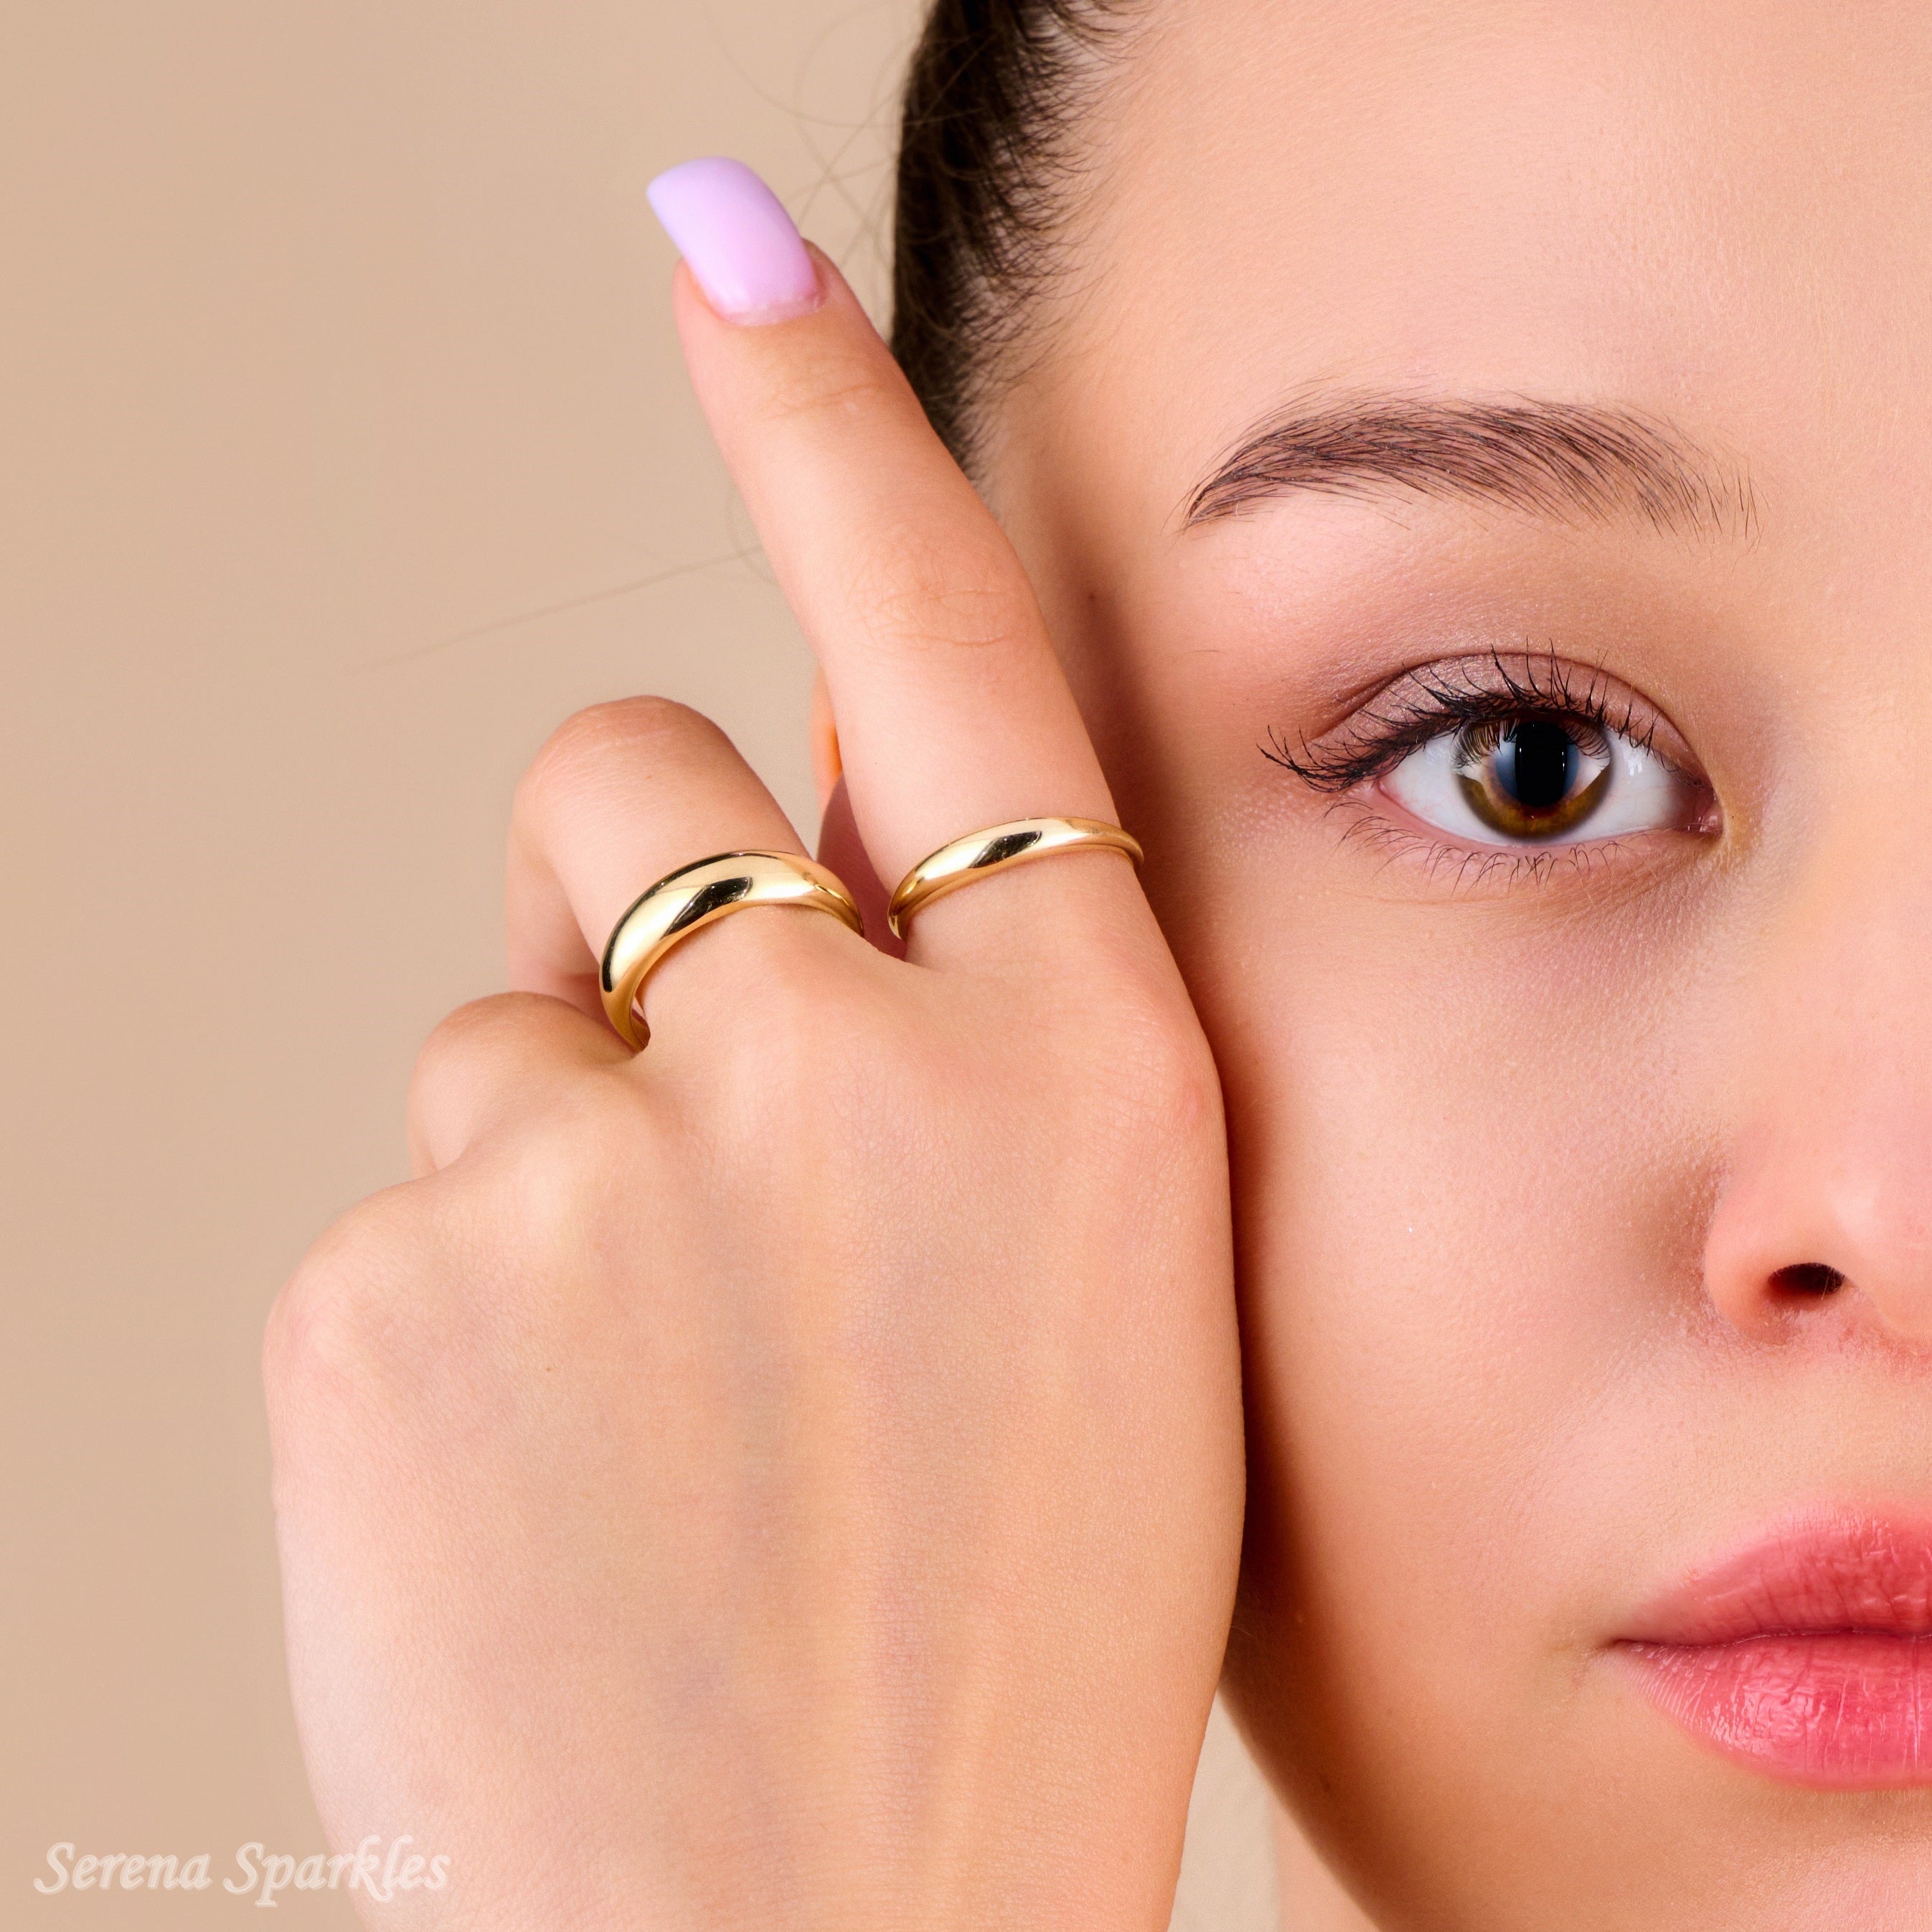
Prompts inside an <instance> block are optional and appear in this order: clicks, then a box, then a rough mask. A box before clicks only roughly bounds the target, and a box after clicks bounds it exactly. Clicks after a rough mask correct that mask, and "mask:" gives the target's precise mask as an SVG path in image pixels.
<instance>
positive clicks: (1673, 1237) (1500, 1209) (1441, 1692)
mask: <svg viewBox="0 0 1932 1932" xmlns="http://www.w3.org/2000/svg"><path fill="white" fill-rule="evenodd" d="M1317 856H1319V855H1317ZM1331 858H1332V855H1331ZM1297 869H1298V868H1295V867H1294V866H1293V865H1292V862H1291V863H1290V864H1289V865H1286V866H1284V865H1283V864H1282V863H1281V862H1280V856H1279V855H1277V858H1276V859H1275V861H1274V862H1272V863H1271V862H1269V861H1268V860H1265V859H1263V857H1262V856H1261V855H1260V854H1259V853H1249V854H1248V855H1247V856H1246V857H1245V858H1244V859H1242V860H1241V862H1239V864H1238V866H1235V867H1231V868H1229V869H1228V870H1227V871H1226V872H1224V873H1223V874H1222V875H1221V876H1220V878H1219V880H1218V882H1217V884H1216V885H1215V886H1213V887H1211V888H1210V889H1208V891H1207V892H1205V893H1203V894H1202V895H1201V896H1200V897H1199V898H1197V899H1196V902H1195V904H1193V907H1191V908H1190V916H1188V917H1187V919H1184V920H1178V921H1176V922H1173V923H1172V924H1171V926H1170V930H1173V931H1175V932H1177V935H1178V950H1180V951H1181V952H1182V953H1183V954H1184V959H1183V964H1184V966H1185V967H1186V968H1187V971H1188V973H1189V977H1190V982H1191V983H1192V984H1193V986H1194V988H1195V992H1196V999H1197V1002H1198V1004H1199V1006H1200V1007H1201V1009H1202V1015H1203V1018H1204V1020H1205V1022H1206V1023H1207V1025H1208V1028H1209V1031H1210V1033H1211V1036H1212V1037H1213V1038H1214V1044H1215V1048H1216V1051H1217V1055H1218V1057H1219V1058H1220V1064H1221V1068H1222V1072H1223V1079H1224V1082H1225V1083H1226V1091H1227V1094H1228V1100H1229V1117H1230V1130H1231V1140H1232V1148H1233V1152H1234V1159H1235V1193H1236V1208H1237V1214H1238V1226H1239V1230H1240V1239H1241V1268H1242V1295H1243V1321H1244V1337H1245V1343H1246V1347H1247V1376H1248V1384H1247V1403H1248V1427H1249V1433H1250V1464H1251V1490H1250V1531H1249V1547H1248V1555H1247V1578H1246V1581H1245V1584H1244V1591H1245V1595H1246V1599H1247V1610H1248V1612H1249V1613H1250V1616H1251V1617H1252V1619H1253V1628H1256V1630H1258V1631H1259V1630H1265V1631H1266V1632H1267V1635H1266V1637H1265V1640H1263V1641H1264V1643H1265V1648H1266V1650H1267V1652H1268V1655H1267V1656H1266V1657H1265V1659H1263V1660H1262V1663H1261V1667H1262V1670H1264V1672H1265V1675H1266V1676H1267V1677H1268V1679H1270V1680H1271V1682H1272V1683H1273V1685H1274V1687H1275V1688H1274V1691H1271V1694H1270V1697H1271V1702H1272V1703H1273V1704H1274V1706H1275V1707H1276V1709H1277V1713H1278V1715H1280V1718H1281V1721H1283V1723H1285V1724H1289V1725H1292V1727H1293V1728H1294V1730H1295V1737H1294V1739H1293V1740H1292V1750H1290V1751H1288V1752H1287V1753H1286V1754H1284V1759H1285V1762H1286V1763H1289V1764H1290V1765H1291V1766H1295V1767H1297V1768H1296V1769H1294V1771H1293V1772H1292V1775H1294V1776H1295V1777H1296V1778H1298V1779H1299V1780H1302V1781H1307V1783H1308V1784H1310V1785H1311V1786H1313V1787H1319V1785H1320V1784H1322V1782H1323V1781H1328V1782H1330V1783H1331V1784H1336V1785H1337V1786H1339V1787H1340V1788H1342V1789H1346V1790H1353V1791H1355V1792H1356V1793H1361V1792H1362V1791H1363V1790H1365V1789H1368V1790H1378V1789H1379V1790H1384V1791H1385V1792H1390V1793H1394V1794H1397V1799H1400V1802H1415V1803H1417V1804H1421V1805H1438V1804H1441V1805H1451V1806H1452V1807H1454V1806H1458V1805H1465V1806H1466V1805H1469V1804H1472V1803H1475V1802H1479V1801H1478V1799H1477V1798H1476V1797H1475V1796H1474V1795H1473V1793H1472V1787H1471V1781H1470V1774H1471V1772H1472V1771H1473V1770H1474V1769H1475V1768H1476V1767H1477V1766H1478V1765H1479V1764H1481V1763H1483V1762H1484V1755H1485V1754H1486V1753H1487V1754H1489V1756H1490V1759H1491V1760H1492V1762H1491V1763H1490V1765H1489V1767H1488V1774H1487V1775H1490V1776H1491V1777H1492V1778H1493V1779H1494V1780H1495V1781H1496V1783H1495V1784H1493V1786H1492V1787H1491V1789H1490V1791H1489V1792H1488V1793H1487V1796H1488V1798H1489V1799H1491V1800H1493V1799H1499V1798H1501V1797H1502V1795H1503V1789H1502V1787H1505V1786H1508V1787H1511V1788H1512V1789H1514V1788H1517V1787H1520V1781H1521V1780H1522V1778H1523V1775H1525V1773H1526V1771H1527V1769H1528V1768H1529V1763H1530V1760H1529V1758H1528V1757H1526V1754H1525V1751H1524V1749H1523V1738H1524V1736H1525V1721H1526V1718H1529V1717H1531V1715H1532V1709H1531V1707H1533V1706H1542V1707H1543V1710H1544V1713H1545V1714H1546V1715H1547V1712H1550V1711H1551V1710H1553V1709H1559V1708H1561V1706H1562V1704H1563V1703H1564V1701H1565V1699H1566V1698H1567V1697H1569V1696H1570V1694H1571V1688H1572V1687H1573V1686H1574V1684H1575V1682H1576V1681H1577V1678H1578V1676H1579V1673H1580V1672H1581V1671H1582V1670H1583V1669H1584V1667H1585V1665H1586V1661H1587V1659H1588V1657H1589V1653H1590V1652H1591V1651H1592V1649H1594V1648H1595V1646H1597V1645H1598V1644H1600V1643H1602V1642H1603V1641H1604V1640H1605V1639H1606V1638H1607V1637H1608V1636H1610V1635H1611V1634H1613V1633H1612V1632H1611V1631H1608V1630H1606V1629H1605V1628H1603V1627H1602V1619H1603V1618H1604V1616H1605V1615H1606V1614H1607V1607H1606V1604H1607V1598H1613V1595H1614V1586H1615V1579H1614V1577H1610V1578H1607V1577H1606V1576H1605V1574H1604V1565H1602V1564H1601V1563H1600V1562H1598V1561H1597V1560H1596V1559H1593V1557H1592V1553H1591V1551H1592V1539H1591V1537H1590V1535H1589V1534H1588V1533H1587V1532H1586V1533H1585V1534H1582V1535H1580V1533H1579V1528H1580V1520H1582V1521H1583V1522H1584V1523H1589V1522H1597V1523H1604V1522H1607V1521H1609V1520H1613V1519H1614V1518H1616V1517H1617V1516H1618V1515H1619V1514H1620V1513H1621V1512H1620V1511H1619V1508H1618V1507H1617V1505H1616V1503H1615V1502H1614V1499H1612V1498H1610V1497H1609V1496H1607V1495H1606V1493H1605V1492H1606V1490H1607V1489H1610V1490H1614V1489H1615V1488H1616V1487H1618V1486H1619V1484H1625V1483H1627V1482H1628V1481H1631V1480H1633V1478H1631V1476H1630V1475H1628V1474H1627V1473H1626V1472H1634V1471H1636V1470H1637V1469H1640V1467H1642V1466H1643V1465H1644V1464H1645V1463H1646V1460H1647V1458H1646V1454H1645V1453H1644V1449H1643V1445H1642V1443H1641V1442H1640V1441H1638V1440H1637V1439H1636V1438H1637V1436H1638V1434H1639V1433H1640V1428H1641V1424H1640V1421H1639V1420H1638V1418H1640V1417H1641V1416H1642V1415H1643V1413H1644V1411H1645V1410H1646V1408H1647V1407H1648V1406H1649V1404H1648V1403H1647V1402H1646V1400H1644V1399H1643V1389H1644V1388H1646V1387H1648V1386H1649V1384H1650V1382H1651V1380H1652V1370H1653V1369H1654V1367H1655V1359H1654V1358H1655V1350H1656V1349H1657V1347H1658V1338H1660V1337H1668V1336H1670V1335H1672V1334H1678V1333H1681V1332H1682V1322H1681V1320H1673V1319H1672V1316H1673V1311H1676V1313H1677V1314H1679V1315H1681V1314H1682V1310H1683V1309H1684V1308H1685V1306H1686V1305H1687V1303H1688V1302H1691V1301H1694V1300H1695V1296H1696V1281H1697V1267H1696V1256H1697V1247H1698V1228H1699V1225H1700V1218H1701V1217H1700V1213H1699V1211H1698V1208H1697V1200H1698V1196H1699V1193H1700V1187H1701V1185H1702V1183H1701V1181H1700V1178H1699V1177H1700V1175H1701V1174H1702V1173H1703V1169H1704V1162H1703V1157H1702V1155H1701V1154H1700V1148H1701V1147H1702V1145H1703V1143H1704V1141H1705V1138H1706V1137H1705V1136H1703V1135H1702V1134H1701V1133H1700V1132H1699V1131H1698V1130H1697V1127H1696V1125H1695V1122H1694V1111H1693V1109H1691V1106H1690V1105H1689V1103H1688V1100H1687V1097H1686V1096H1685V1094H1684V1093H1683V1092H1682V1091H1680V1088H1679V1084H1678V1081H1677V1078H1676V1075H1675V1073H1674V1072H1673V1070H1674V1069H1675V1068H1676V1067H1677V1066H1678V1065H1679V1064H1680V1058H1681V1057H1680V1056H1679V1055H1678V1054H1677V1053H1676V1051H1675V1050H1674V1045H1673V1043H1674V1040H1675V1038H1676V1034H1677V1032H1678V1030H1679V1028H1682V1027H1688V1026H1689V1025H1691V1024H1692V1023H1693V1022H1692V1021H1691V1018H1690V1016H1688V1015H1685V1014H1682V1013H1679V1012H1678V1011H1676V1009H1675V1007H1674V1006H1673V1001H1672V998H1671V997H1670V993H1669V991H1668V989H1670V987H1671V986H1673V985H1674V984H1679V983H1682V982H1683V980H1684V978H1685V976H1684V975H1683V974H1682V971H1681V970H1680V969H1681V968H1682V963H1683V962H1682V961H1681V959H1677V958H1676V957H1674V956H1673V952H1674V949H1673V944H1672V942H1671V941H1670V936H1669V935H1667V934H1666V933H1663V932H1643V933H1637V932H1627V933H1624V934H1622V935H1618V934H1616V933H1615V932H1606V931H1605V930H1604V929H1603V928H1602V927H1601V926H1600V925H1598V924H1595V923H1593V922H1592V921H1591V920H1589V919H1574V920H1570V921H1567V922H1566V921H1554V922H1553V921H1549V920H1547V919H1545V920H1540V921H1536V920H1532V919H1529V918H1526V917H1523V916H1519V915H1518V914H1517V913H1516V912H1514V911H1511V910H1505V908H1503V907H1479V906H1474V905H1469V904H1429V905H1422V904H1415V903H1413V902H1410V903H1401V904H1397V903H1392V902H1387V901H1379V900H1376V899H1374V898H1367V897H1365V896H1364V895H1361V893H1360V892H1349V891H1344V890H1340V889H1328V890H1325V889H1324V888H1323V885H1322V872H1321V871H1320V870H1319V868H1318V866H1317V865H1316V863H1314V862H1310V864H1309V865H1307V866H1306V867H1304V868H1300V869H1301V886H1300V889H1286V883H1285V880H1284V874H1287V875H1288V877H1289V878H1292V877H1293V876H1294V875H1295V872H1296V871H1297ZM1331 870H1332V864H1331ZM1237 875H1239V876H1240V877H1242V878H1245V879H1247V880H1249V881H1250V882H1252V880H1253V879H1255V878H1257V877H1268V878H1270V879H1271V890H1270V892H1269V893H1268V897H1267V899H1266V900H1265V902H1264V901H1259V900H1258V898H1257V896H1256V894H1255V893H1254V892H1253V890H1252V889H1251V884H1250V889H1247V890H1241V889H1237ZM1210 876H1212V874H1210ZM1181 935H1184V936H1181ZM1654 1474H1655V1472H1654V1471H1649V1472H1646V1475H1645V1478H1644V1480H1645V1481H1646V1483H1647V1482H1648V1481H1649V1478H1650V1477H1651V1476H1652V1475H1654ZM1614 1567H1615V1559H1614V1557H1612V1558H1611V1559H1610V1568H1614ZM1539 1721H1540V1720H1539ZM1404 1793H1406V1797H1403V1796H1402V1794H1404ZM1532 1795H1533V1794H1532ZM1391 1802H1397V1800H1396V1799H1392V1801H1391Z"/></svg>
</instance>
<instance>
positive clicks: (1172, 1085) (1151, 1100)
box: [1064, 974, 1221, 1139]
mask: <svg viewBox="0 0 1932 1932" xmlns="http://www.w3.org/2000/svg"><path fill="white" fill-rule="evenodd" d="M1088 984H1089V988H1090V990H1091V984H1092V983H1091V981H1090V982H1089V983H1088ZM1085 1011H1086V1012H1087V1013H1088V1016H1089V1019H1088V1023H1087V1024H1085V1025H1082V1024H1081V1023H1080V1022H1079V1019H1077V1018H1076V1016H1067V1019H1066V1021H1065V1022H1064V1037H1066V1038H1067V1039H1068V1040H1070V1041H1071V1042H1073V1043H1075V1044H1074V1052H1075V1054H1076V1060H1077V1063H1078V1064H1077V1070H1076V1079H1078V1081H1079V1084H1080V1085H1081V1086H1082V1089H1083V1091H1086V1092H1088V1094H1091V1096H1092V1097H1093V1100H1094V1104H1095V1105H1096V1106H1098V1107H1100V1108H1101V1109H1104V1110H1105V1111H1106V1113H1107V1114H1108V1115H1109V1116H1110V1117H1111V1118H1112V1121H1113V1123H1114V1127H1115V1131H1116V1132H1118V1133H1124V1134H1126V1135H1128V1136H1144V1137H1152V1138H1154V1139H1170V1138H1188V1139H1192V1138H1194V1137H1196V1136H1199V1134H1200V1133H1202V1132H1203V1131H1204V1130H1206V1129H1207V1128H1208V1127H1209V1126H1210V1125H1211V1124H1214V1123H1217V1122H1218V1121H1220V1118H1221V1084H1220V1075H1219V1073H1217V1070H1216V1068H1215V1065H1214V1055H1213V1053H1212V1052H1211V1049H1209V1047H1208V1041H1207V1038H1206V1036H1205V1034H1203V1033H1202V1031H1201V1027H1200V1024H1199V1022H1198V1021H1197V1020H1196V1019H1195V1017H1194V1016H1193V1012H1192V1010H1190V1008H1189V1007H1188V1006H1187V1004H1186V1002H1185V1000H1184V998H1182V997H1181V995H1178V993H1177V992H1173V991H1171V990H1169V989H1167V988H1165V987H1163V986H1154V985H1151V984H1148V983H1147V982H1146V980H1145V978H1144V977H1142V976H1141V975H1139V974H1129V975H1127V976H1126V978H1125V983H1124V984H1118V985H1115V986H1112V988H1110V989H1109V990H1108V992H1107V993H1106V996H1105V997H1104V998H1101V999H1100V1000H1098V1001H1096V1002H1094V1004H1092V1005H1091V1006H1090V1007H1087V1008H1086V1009H1085ZM1095 1016H1097V1017H1099V1018H1100V1020H1101V1022H1102V1023H1101V1024H1100V1025H1098V1026H1095V1025H1093V1024H1092V1023H1091V1021H1092V1018H1093V1017H1095Z"/></svg>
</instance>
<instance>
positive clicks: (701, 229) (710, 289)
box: [645, 157, 820, 323]
mask: <svg viewBox="0 0 1932 1932" xmlns="http://www.w3.org/2000/svg"><path fill="white" fill-rule="evenodd" d="M645 192H646V193H647V194H648V195H649V196H650V202H651V206H652V208H653V209H654V210H655V212H656V214H657V217H658V220H660V221H661V222H662V223H664V232H665V233H667V235H669V236H670V239H672V241H673V242H675V243H676V245H677V250H678V253H679V254H681V255H682V257H684V259H685V261H686V262H687V263H688V264H689V265H690V268H691V273H692V274H693V275H695V276H696V277H697V285H698V287H700V288H701V289H702V290H703V291H704V295H705V299H706V301H708V302H709V303H710V305H711V306H712V308H714V309H715V310H716V311H718V314H720V315H721V316H723V317H724V318H725V319H726V320H727V321H730V322H741V323H760V322H782V321H783V320H784V319H785V318H786V317H788V316H794V315H802V314H805V311H807V310H808V309H814V308H817V306H818V304H819V301H820V291H819V287H818V275H817V271H816V270H815V269H814V268H813V267H812V266H811V257H810V256H809V255H808V254H806V253H805V244H804V243H803V242H801V241H800V240H799V239H798V230H797V229H796V228H794V227H793V226H792V220H791V217H790V215H788V214H786V212H785V211H784V206H783V205H782V204H781V202H780V201H779V200H778V196H776V195H775V194H774V193H772V191H771V190H770V189H769V188H768V187H766V185H765V184H764V183H763V181H760V179H759V178H758V177H757V175H754V173H753V172H751V169H749V168H748V167H747V166H745V164H744V163H743V162H742V161H733V160H724V159H723V158H721V157H714V158H712V159H709V160H701V161H686V162H685V163H684V164H683V165H682V166H681V167H675V168H673V169H670V172H668V173H666V174H661V175H658V178H657V179H656V180H655V181H652V183H651V184H650V186H649V187H648V188H647V189H646V190H645Z"/></svg>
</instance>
